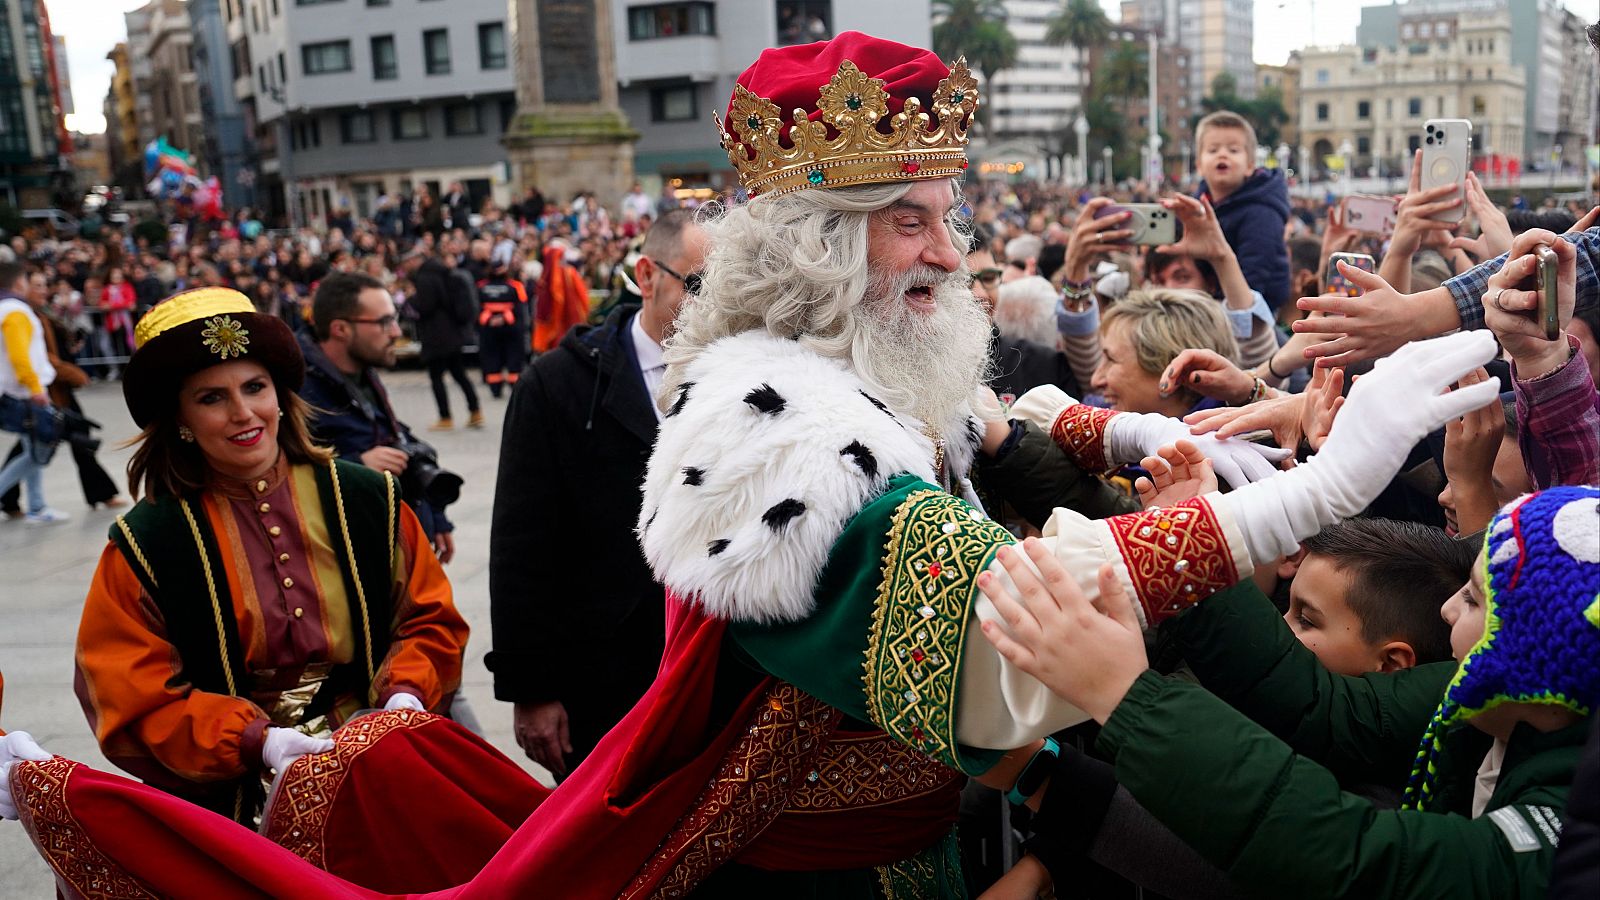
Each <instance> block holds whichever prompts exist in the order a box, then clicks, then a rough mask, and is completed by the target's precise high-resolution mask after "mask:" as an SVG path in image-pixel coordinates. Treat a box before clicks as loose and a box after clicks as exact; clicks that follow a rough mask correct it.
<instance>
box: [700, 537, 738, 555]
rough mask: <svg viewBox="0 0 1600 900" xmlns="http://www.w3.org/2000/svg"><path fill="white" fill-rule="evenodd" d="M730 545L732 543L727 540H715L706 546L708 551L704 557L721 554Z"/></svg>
mask: <svg viewBox="0 0 1600 900" xmlns="http://www.w3.org/2000/svg"><path fill="white" fill-rule="evenodd" d="M731 543H733V541H730V540H728V539H727V538H717V539H716V540H714V541H712V542H711V543H709V544H707V545H706V550H708V551H709V552H708V553H707V554H706V555H707V556H716V555H717V554H718V553H721V552H722V551H724V550H726V549H728V545H729V544H731Z"/></svg>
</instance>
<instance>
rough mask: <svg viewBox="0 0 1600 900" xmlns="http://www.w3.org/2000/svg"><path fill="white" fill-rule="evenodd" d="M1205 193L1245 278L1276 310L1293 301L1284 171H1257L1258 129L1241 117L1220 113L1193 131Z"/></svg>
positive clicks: (1287, 189) (1213, 114) (1201, 184)
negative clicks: (1287, 244)
mask: <svg viewBox="0 0 1600 900" xmlns="http://www.w3.org/2000/svg"><path fill="white" fill-rule="evenodd" d="M1194 141H1195V146H1196V147H1198V148H1199V151H1200V155H1199V159H1198V160H1197V162H1196V165H1197V167H1198V168H1199V170H1200V177H1201V179H1202V180H1201V182H1200V191H1199V194H1198V195H1197V196H1206V197H1209V198H1210V199H1211V206H1212V207H1213V208H1214V209H1215V210H1216V211H1217V222H1218V224H1220V225H1221V226H1222V234H1223V236H1224V237H1226V238H1227V239H1228V246H1230V247H1232V248H1233V253H1234V255H1235V256H1236V257H1238V259H1239V268H1240V269H1242V270H1243V271H1244V280H1245V281H1246V282H1248V283H1249V285H1250V287H1252V288H1254V289H1255V290H1257V291H1259V292H1261V296H1263V297H1265V298H1266V300H1267V306H1269V307H1271V308H1272V309H1273V310H1274V311H1276V310H1277V309H1278V307H1280V306H1282V305H1283V303H1284V301H1285V300H1287V299H1289V250H1288V247H1287V246H1286V245H1285V244H1284V239H1283V232H1284V223H1286V222H1288V221H1289V188H1288V185H1286V184H1285V183H1284V180H1283V172H1282V171H1280V170H1278V169H1258V168H1256V163H1255V160H1256V131H1255V129H1254V128H1253V127H1251V125H1250V122H1249V121H1247V120H1246V119H1245V118H1244V117H1243V116H1241V115H1239V114H1238V113H1234V112H1228V111H1226V110H1221V111H1218V112H1214V113H1211V114H1210V115H1208V116H1206V117H1205V118H1203V119H1201V120H1200V122H1199V124H1197V125H1196V126H1195V130H1194Z"/></svg>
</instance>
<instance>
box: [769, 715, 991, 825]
mask: <svg viewBox="0 0 1600 900" xmlns="http://www.w3.org/2000/svg"><path fill="white" fill-rule="evenodd" d="M961 778H965V776H964V775H962V774H961V773H960V772H957V771H956V770H955V769H952V768H950V767H949V766H946V765H943V764H941V763H939V762H936V761H934V760H932V759H929V758H928V757H926V756H924V755H922V754H921V753H918V752H917V751H915V750H912V749H911V748H909V747H907V746H905V745H904V744H901V743H900V742H899V741H896V740H895V739H894V738H891V737H889V736H888V735H886V734H882V733H877V734H865V735H853V736H850V737H834V738H831V739H830V740H829V741H828V744H827V746H826V747H824V748H823V750H822V755H821V756H820V757H818V759H817V761H816V764H815V765H814V766H813V767H812V769H811V771H810V772H808V773H806V777H805V779H804V780H802V781H801V782H800V784H799V785H798V786H797V787H796V789H795V792H794V795H793V796H792V797H790V798H789V809H788V812H790V813H796V814H810V813H827V812H836V811H838V810H843V809H864V808H868V807H874V806H887V805H889V804H891V803H899V802H901V801H903V800H909V799H911V798H913V797H921V796H923V795H925V794H930V793H933V792H934V791H937V790H939V789H941V788H944V787H946V786H947V785H949V784H950V782H952V781H955V780H957V779H961Z"/></svg>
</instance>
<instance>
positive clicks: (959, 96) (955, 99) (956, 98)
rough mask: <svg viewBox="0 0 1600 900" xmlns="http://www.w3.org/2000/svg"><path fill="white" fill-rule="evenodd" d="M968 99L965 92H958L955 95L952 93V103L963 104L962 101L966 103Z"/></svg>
mask: <svg viewBox="0 0 1600 900" xmlns="http://www.w3.org/2000/svg"><path fill="white" fill-rule="evenodd" d="M966 99H967V94H966V92H965V91H956V92H955V93H952V94H951V95H950V102H951V103H961V102H962V101H964V100H966Z"/></svg>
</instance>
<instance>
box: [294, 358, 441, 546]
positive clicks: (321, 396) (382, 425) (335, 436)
mask: <svg viewBox="0 0 1600 900" xmlns="http://www.w3.org/2000/svg"><path fill="white" fill-rule="evenodd" d="M300 352H301V353H303V354H305V357H306V380H305V383H303V384H302V385H300V399H302V400H304V401H306V402H307V403H309V404H311V407H312V414H311V420H310V425H311V439H312V440H313V441H315V442H317V443H318V444H321V445H322V446H324V447H332V448H333V452H334V454H335V455H337V456H338V457H339V458H340V459H344V460H348V461H350V462H353V463H355V464H356V465H360V464H361V454H363V453H365V452H367V451H368V450H371V449H372V448H373V447H400V448H402V449H403V448H404V447H406V446H407V445H409V444H412V443H414V442H415V441H416V437H415V436H413V435H412V434H411V429H410V428H408V427H407V426H406V424H405V423H404V422H402V421H400V418H399V417H398V416H396V415H395V414H394V408H393V407H392V406H390V404H389V393H388V391H385V390H384V389H383V382H382V381H379V380H378V373H377V372H376V371H375V370H373V369H370V368H369V369H367V371H366V372H364V373H363V374H362V376H361V377H362V378H363V379H365V380H366V381H367V383H368V384H369V385H371V387H372V390H373V393H375V394H376V395H377V397H378V402H377V403H376V404H372V403H369V402H368V401H367V399H366V398H365V397H362V396H359V395H357V394H356V393H355V392H353V391H351V390H350V385H349V384H348V383H346V382H345V380H344V375H343V374H341V373H340V372H339V370H338V369H337V368H336V367H334V365H333V362H332V361H331V360H329V359H328V355H327V354H326V353H323V352H322V347H320V346H319V345H318V344H317V342H316V341H315V340H313V339H312V338H311V336H310V335H308V334H301V335H300ZM401 483H402V484H404V483H405V479H403V478H402V479H401ZM406 502H407V503H409V504H410V505H411V509H412V510H413V511H414V512H415V513H416V514H417V518H418V519H419V520H420V521H421V522H422V530H423V531H425V532H427V534H428V537H429V538H430V539H431V538H432V537H433V535H434V533H435V532H438V531H453V530H455V526H454V525H452V524H450V520H449V519H447V518H445V515H444V510H442V509H434V508H433V507H432V506H431V505H429V504H428V502H427V501H425V500H421V499H418V498H413V497H407V498H406Z"/></svg>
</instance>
